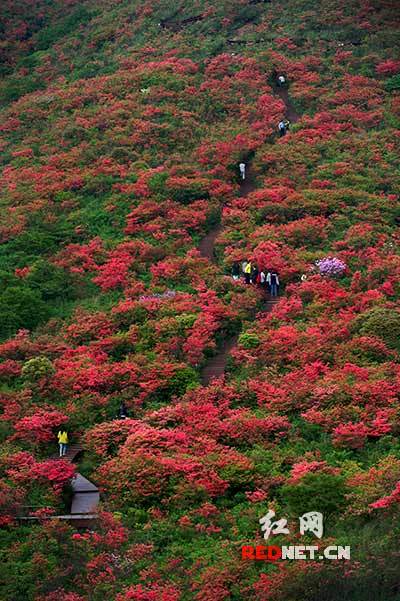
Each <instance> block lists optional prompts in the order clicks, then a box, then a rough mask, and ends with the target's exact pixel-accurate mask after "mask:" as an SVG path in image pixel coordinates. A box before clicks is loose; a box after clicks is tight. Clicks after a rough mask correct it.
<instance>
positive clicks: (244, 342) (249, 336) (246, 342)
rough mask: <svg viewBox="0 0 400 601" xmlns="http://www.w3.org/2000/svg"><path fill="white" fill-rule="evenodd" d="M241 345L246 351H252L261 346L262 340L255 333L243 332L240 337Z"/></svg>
mask: <svg viewBox="0 0 400 601" xmlns="http://www.w3.org/2000/svg"><path fill="white" fill-rule="evenodd" d="M239 344H240V345H241V346H243V347H244V348H245V349H252V348H256V347H257V346H259V344H260V339H259V337H258V336H257V334H255V333H254V332H243V333H242V334H240V336H239Z"/></svg>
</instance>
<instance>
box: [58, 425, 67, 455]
mask: <svg viewBox="0 0 400 601" xmlns="http://www.w3.org/2000/svg"><path fill="white" fill-rule="evenodd" d="M57 438H58V444H59V447H60V457H64V455H65V454H66V452H67V445H68V434H67V432H66V431H65V430H60V431H59V433H58V434H57Z"/></svg>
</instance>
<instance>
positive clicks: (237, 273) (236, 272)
mask: <svg viewBox="0 0 400 601" xmlns="http://www.w3.org/2000/svg"><path fill="white" fill-rule="evenodd" d="M232 277H233V279H234V280H235V281H236V280H238V279H239V277H240V265H239V262H238V261H235V262H234V264H233V265H232Z"/></svg>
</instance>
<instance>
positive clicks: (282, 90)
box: [198, 86, 300, 386]
mask: <svg viewBox="0 0 400 601" xmlns="http://www.w3.org/2000/svg"><path fill="white" fill-rule="evenodd" d="M274 92H275V94H276V95H277V96H279V97H280V98H281V100H282V101H283V102H284V104H285V107H286V110H285V116H286V118H287V119H288V120H289V121H290V122H291V123H296V122H297V121H298V120H299V118H300V115H299V114H298V113H297V112H296V110H295V108H294V106H293V104H292V102H291V100H290V98H289V93H288V89H287V88H286V87H278V86H277V87H274ZM255 189H256V182H255V180H254V176H253V174H252V171H251V165H249V164H248V165H247V176H246V179H245V180H244V181H242V183H241V186H240V191H239V196H241V197H244V196H247V195H248V194H250V193H251V192H253V190H255ZM222 210H223V206H222V209H221V214H222ZM222 230H223V225H222V223H219V224H218V225H217V226H216V227H215V228H214V229H213V230H211V231H210V232H209V233H208V234H207V235H206V236H205V237H204V238H203V239H202V240H201V242H200V244H199V246H198V250H199V251H200V254H201V256H202V257H204V258H206V259H208V260H209V261H211V262H212V263H214V264H215V263H216V262H217V261H216V257H215V243H216V240H217V238H218V236H219V234H220V233H221V232H222ZM277 302H278V299H277V298H272V297H271V296H270V295H269V294H268V293H265V299H264V302H263V313H269V312H270V311H272V309H273V308H274V306H275V304H276V303H277ZM238 338H239V334H236V335H235V336H231V337H229V338H227V339H225V341H224V343H223V345H222V347H221V348H220V350H219V351H218V353H217V354H216V355H214V356H213V357H211V359H210V360H209V361H208V363H207V364H206V365H205V367H204V368H203V370H202V373H201V383H202V384H203V386H208V385H209V384H210V382H211V381H212V380H214V379H219V378H222V377H223V376H224V374H225V370H226V366H227V363H228V359H229V356H230V354H231V351H232V350H233V349H234V348H235V347H236V345H237V341H238Z"/></svg>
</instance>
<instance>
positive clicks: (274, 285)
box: [267, 269, 279, 296]
mask: <svg viewBox="0 0 400 601" xmlns="http://www.w3.org/2000/svg"><path fill="white" fill-rule="evenodd" d="M267 282H268V284H269V289H270V292H271V296H278V288H279V276H278V273H277V272H276V271H275V270H273V269H271V271H269V272H268V274H267Z"/></svg>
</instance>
